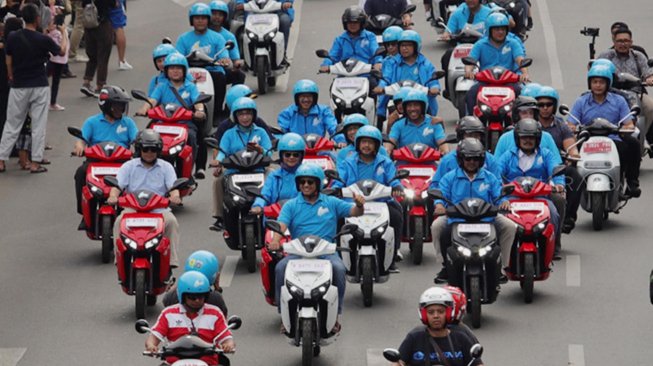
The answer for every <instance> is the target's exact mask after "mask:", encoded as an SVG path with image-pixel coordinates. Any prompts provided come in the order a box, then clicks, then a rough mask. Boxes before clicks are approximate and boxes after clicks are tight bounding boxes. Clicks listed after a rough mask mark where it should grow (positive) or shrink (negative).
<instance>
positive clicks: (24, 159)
mask: <svg viewBox="0 0 653 366" xmlns="http://www.w3.org/2000/svg"><path fill="white" fill-rule="evenodd" d="M16 150H17V151H18V164H19V165H20V169H21V170H29V169H30V163H31V162H30V160H29V156H30V152H31V151H32V118H30V116H29V115H28V116H27V118H26V119H25V123H23V128H22V129H21V130H20V134H19V135H18V140H16Z"/></svg>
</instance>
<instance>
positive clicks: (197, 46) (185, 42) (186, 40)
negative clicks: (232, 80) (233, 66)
mask: <svg viewBox="0 0 653 366" xmlns="http://www.w3.org/2000/svg"><path fill="white" fill-rule="evenodd" d="M225 44H226V41H225V40H224V37H222V36H221V35H220V34H219V33H218V32H215V31H213V30H211V29H208V30H207V31H206V32H205V33H204V34H198V33H195V31H194V30H190V31H188V32H186V33H183V34H182V35H180V36H179V38H178V39H177V44H176V45H175V47H176V48H177V50H178V51H179V52H180V53H181V54H182V55H184V56H188V55H189V54H190V53H191V52H192V51H194V50H201V51H202V52H204V53H205V54H207V55H208V56H210V57H212V58H216V56H218V51H220V50H222V49H224V46H225ZM218 58H229V54H228V53H227V51H226V50H225V51H222V53H221V54H220V55H219V57H218ZM206 69H207V70H209V71H216V72H220V73H223V74H224V69H223V68H222V66H215V65H214V66H207V67H206Z"/></svg>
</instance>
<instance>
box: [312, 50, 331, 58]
mask: <svg viewBox="0 0 653 366" xmlns="http://www.w3.org/2000/svg"><path fill="white" fill-rule="evenodd" d="M315 55H316V56H317V57H319V58H329V51H327V50H324V49H320V50H316V51H315Z"/></svg>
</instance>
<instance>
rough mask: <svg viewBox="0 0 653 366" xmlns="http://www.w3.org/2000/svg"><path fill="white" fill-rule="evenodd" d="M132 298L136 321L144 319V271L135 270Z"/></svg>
mask: <svg viewBox="0 0 653 366" xmlns="http://www.w3.org/2000/svg"><path fill="white" fill-rule="evenodd" d="M134 298H135V303H136V319H143V318H145V270H144V269H137V270H136V272H135V273H134Z"/></svg>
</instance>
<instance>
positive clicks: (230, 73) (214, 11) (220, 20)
mask: <svg viewBox="0 0 653 366" xmlns="http://www.w3.org/2000/svg"><path fill="white" fill-rule="evenodd" d="M209 8H211V24H210V26H209V27H210V28H211V30H213V31H215V32H217V33H218V34H220V35H221V36H222V38H224V40H225V42H228V41H231V42H233V44H234V48H232V49H231V50H229V58H230V59H231V63H232V64H233V68H229V69H225V74H226V78H227V84H233V85H238V84H242V83H244V82H245V73H244V72H242V71H241V70H240V68H241V67H242V66H243V65H244V61H243V60H242V59H241V58H240V50H239V48H238V40H236V36H234V35H233V33H231V32H229V30H228V29H227V28H225V27H223V25H224V24H225V23H226V22H227V19H229V6H228V5H227V4H226V3H225V2H224V1H222V0H213V1H211V2H210V3H209Z"/></svg>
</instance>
